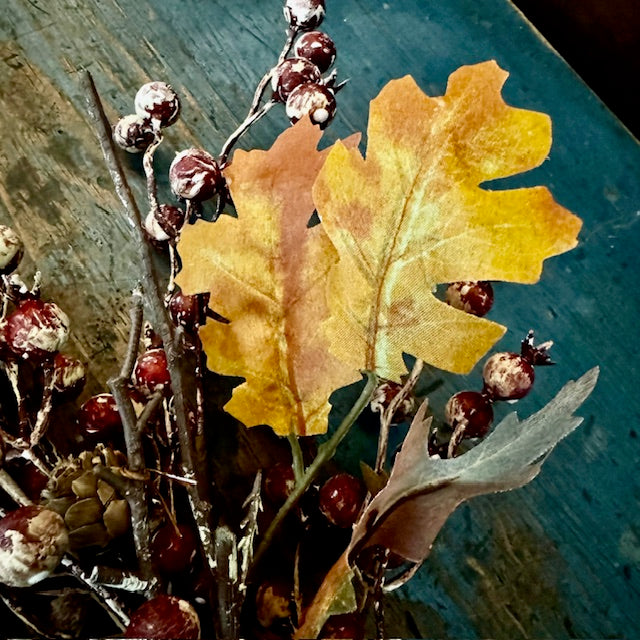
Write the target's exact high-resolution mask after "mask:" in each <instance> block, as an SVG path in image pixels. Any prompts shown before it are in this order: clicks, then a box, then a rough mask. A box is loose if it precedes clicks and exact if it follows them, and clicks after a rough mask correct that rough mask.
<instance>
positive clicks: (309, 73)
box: [271, 58, 321, 102]
mask: <svg viewBox="0 0 640 640" xmlns="http://www.w3.org/2000/svg"><path fill="white" fill-rule="evenodd" d="M320 78H321V74H320V70H319V69H318V67H316V65H315V64H313V62H310V61H309V60H307V59H306V58H288V59H287V60H283V61H282V62H281V63H280V64H279V65H278V66H277V67H276V68H275V69H274V70H273V75H272V76H271V87H272V89H273V91H274V97H275V98H276V99H277V100H280V102H286V101H287V98H288V97H289V95H291V92H292V91H293V90H294V89H295V88H296V87H298V86H300V85H301V84H305V83H307V82H316V83H317V82H319V81H320Z"/></svg>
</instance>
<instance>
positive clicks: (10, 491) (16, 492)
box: [0, 469, 32, 507]
mask: <svg viewBox="0 0 640 640" xmlns="http://www.w3.org/2000/svg"><path fill="white" fill-rule="evenodd" d="M0 489H3V490H4V491H5V493H6V494H7V495H8V496H9V497H10V498H11V499H12V500H13V501H14V502H15V503H16V504H19V505H20V506H21V507H24V506H26V505H29V504H32V502H31V500H29V498H28V497H27V496H26V495H25V493H24V491H23V490H22V489H21V488H20V485H19V484H18V483H17V482H16V481H15V480H14V479H13V478H12V477H11V476H10V475H9V473H8V472H7V471H6V470H5V469H0Z"/></svg>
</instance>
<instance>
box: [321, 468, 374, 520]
mask: <svg viewBox="0 0 640 640" xmlns="http://www.w3.org/2000/svg"><path fill="white" fill-rule="evenodd" d="M363 500H364V488H363V486H362V483H361V482H360V480H358V479H357V478H355V477H354V476H352V475H349V474H348V473H337V474H336V475H334V476H331V477H330V478H329V479H328V480H327V481H326V482H325V483H324V484H323V485H322V488H321V489H320V495H319V505H320V511H322V513H323V514H324V515H325V517H326V518H327V519H328V520H329V522H331V523H332V524H335V525H336V526H338V527H342V528H345V529H346V528H348V527H351V526H353V524H354V523H355V521H356V519H357V517H358V514H359V513H360V508H361V507H362V502H363Z"/></svg>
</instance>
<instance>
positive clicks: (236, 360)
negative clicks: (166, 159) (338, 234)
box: [177, 120, 360, 435]
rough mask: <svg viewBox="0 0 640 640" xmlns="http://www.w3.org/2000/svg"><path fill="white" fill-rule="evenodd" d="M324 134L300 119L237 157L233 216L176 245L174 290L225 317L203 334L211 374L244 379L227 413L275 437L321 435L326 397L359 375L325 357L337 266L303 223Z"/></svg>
mask: <svg viewBox="0 0 640 640" xmlns="http://www.w3.org/2000/svg"><path fill="white" fill-rule="evenodd" d="M321 135H322V134H321V132H320V130H319V129H318V127H314V126H313V125H312V124H311V123H310V122H309V121H308V120H305V121H300V122H299V123H298V124H296V125H295V126H294V127H291V128H290V129H288V130H286V131H285V132H284V133H282V134H281V135H280V136H279V138H278V139H277V140H276V142H275V143H274V145H273V146H272V147H271V149H269V150H268V151H260V150H253V151H249V152H246V151H241V150H239V151H236V152H235V154H234V156H233V162H232V163H231V164H230V165H229V167H228V168H227V169H226V170H225V177H226V178H227V180H228V183H229V188H230V191H231V196H232V198H233V201H234V203H235V206H236V209H237V212H238V218H233V217H231V216H221V217H220V218H219V219H218V221H217V222H216V223H215V224H212V223H209V222H204V221H198V222H197V223H196V224H195V225H193V226H190V227H187V228H185V229H184V231H183V233H182V238H181V240H180V242H179V244H178V251H179V253H180V256H181V258H182V260H183V270H182V271H181V273H180V274H179V276H178V278H177V282H178V284H179V285H180V287H182V289H183V291H184V292H185V293H195V292H204V291H210V292H211V302H210V304H211V307H212V308H213V309H215V310H216V311H217V312H219V313H221V314H222V315H223V316H225V317H226V318H228V319H229V320H230V321H231V322H230V323H229V324H227V325H225V324H221V323H219V322H208V323H207V325H206V326H205V327H203V328H202V329H201V332H200V337H201V339H202V344H203V347H204V350H205V352H206V354H207V366H208V367H209V369H211V370H213V371H216V372H218V373H221V374H224V375H230V376H239V377H243V378H245V379H246V382H244V383H243V384H241V385H240V386H239V387H237V388H236V389H234V392H233V396H232V398H231V400H230V401H229V403H228V404H227V405H226V406H225V409H226V410H227V411H228V412H229V413H231V414H232V415H233V416H235V417H236V418H238V419H239V420H241V421H242V422H243V423H244V424H245V425H247V426H254V425H259V424H268V425H270V426H271V427H272V428H273V429H274V431H275V432H276V433H278V434H280V435H287V434H289V433H295V434H299V435H310V434H319V433H324V432H326V430H327V416H328V413H329V410H330V405H329V396H330V395H331V393H332V392H333V391H334V390H335V389H337V388H339V387H341V386H343V385H345V384H348V383H349V382H353V381H354V380H356V379H359V377H360V376H359V375H358V374H357V371H354V370H353V369H352V368H351V367H348V366H347V365H345V364H343V363H341V362H340V361H338V360H336V358H334V357H333V356H332V355H331V353H330V350H329V344H328V342H327V340H326V338H325V337H324V335H323V334H322V332H320V331H319V327H320V325H321V323H322V322H323V320H325V319H326V318H327V317H328V309H327V306H326V300H325V285H326V279H327V274H328V271H329V269H330V268H331V266H332V265H333V264H334V263H335V262H336V260H337V254H336V252H335V249H334V248H333V245H332V244H331V242H330V241H329V239H328V237H327V235H326V233H325V232H324V229H323V228H322V226H320V225H316V226H314V227H311V228H309V227H308V226H307V223H308V221H309V218H310V217H311V215H312V213H313V211H314V205H313V200H312V197H311V189H312V186H313V183H314V181H315V179H316V176H317V174H318V171H319V170H320V168H321V166H322V164H323V162H324V159H325V158H326V156H327V153H328V150H325V151H318V150H317V145H318V142H319V140H320V137H321ZM357 140H358V138H357V137H355V136H354V137H353V138H352V139H349V140H348V141H347V145H349V144H352V145H353V144H357Z"/></svg>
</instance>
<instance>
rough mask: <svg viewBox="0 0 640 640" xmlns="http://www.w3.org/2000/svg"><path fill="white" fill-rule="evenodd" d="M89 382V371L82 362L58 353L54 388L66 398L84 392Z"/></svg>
mask: <svg viewBox="0 0 640 640" xmlns="http://www.w3.org/2000/svg"><path fill="white" fill-rule="evenodd" d="M86 381H87V369H86V367H85V366H84V364H83V363H82V362H80V360H76V359H75V358H72V357H71V356H68V355H65V354H64V353H56V355H55V357H54V359H53V388H54V389H55V391H56V392H57V393H59V394H64V395H65V397H70V396H75V395H76V394H78V393H80V391H82V388H83V387H84V385H85V382H86Z"/></svg>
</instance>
